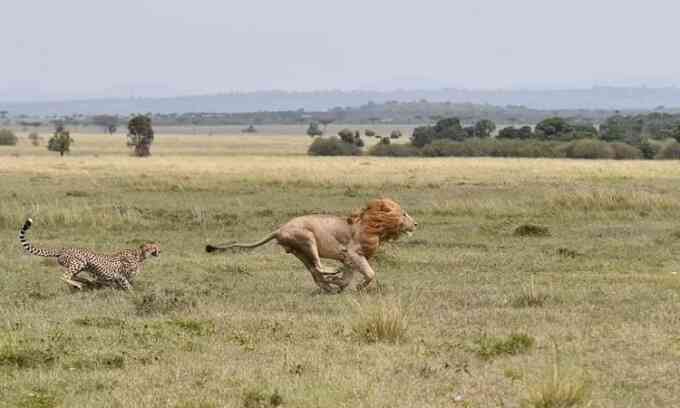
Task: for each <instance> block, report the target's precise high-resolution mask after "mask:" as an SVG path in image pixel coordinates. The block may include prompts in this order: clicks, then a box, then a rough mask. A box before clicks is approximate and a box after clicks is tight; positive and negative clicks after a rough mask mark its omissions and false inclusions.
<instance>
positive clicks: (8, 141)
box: [0, 129, 17, 146]
mask: <svg viewBox="0 0 680 408" xmlns="http://www.w3.org/2000/svg"><path fill="white" fill-rule="evenodd" d="M16 144H17V136H16V135H15V134H14V132H12V131H11V130H9V129H0V146H15V145H16Z"/></svg>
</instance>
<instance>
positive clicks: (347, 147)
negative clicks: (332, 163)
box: [307, 136, 361, 156]
mask: <svg viewBox="0 0 680 408" xmlns="http://www.w3.org/2000/svg"><path fill="white" fill-rule="evenodd" d="M307 154H309V155H310V156H360V155H361V148H360V147H358V146H356V145H355V144H351V143H347V142H343V141H342V140H340V139H339V138H337V137H335V136H334V137H331V138H329V139H323V138H317V139H315V140H314V142H312V144H311V145H310V146H309V150H307Z"/></svg>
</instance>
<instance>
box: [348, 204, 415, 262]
mask: <svg viewBox="0 0 680 408" xmlns="http://www.w3.org/2000/svg"><path fill="white" fill-rule="evenodd" d="M402 214H403V212H402V210H401V206H400V205H399V204H398V203H397V202H395V201H393V200H391V199H389V198H379V199H374V200H371V201H369V202H368V204H366V207H364V208H363V209H362V210H360V211H356V212H354V213H353V214H352V215H351V216H350V217H349V218H348V220H347V222H348V223H349V224H352V225H357V226H358V227H359V243H360V245H361V250H362V253H363V255H364V256H365V257H366V259H368V258H371V257H372V256H373V255H374V254H375V252H376V251H377V250H378V247H379V246H380V244H381V243H382V242H383V241H389V240H392V239H396V238H398V237H399V235H400V233H401V229H402Z"/></svg>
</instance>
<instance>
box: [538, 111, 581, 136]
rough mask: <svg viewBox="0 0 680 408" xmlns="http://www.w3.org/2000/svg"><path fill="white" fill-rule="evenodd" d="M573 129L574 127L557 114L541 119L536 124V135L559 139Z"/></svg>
mask: <svg viewBox="0 0 680 408" xmlns="http://www.w3.org/2000/svg"><path fill="white" fill-rule="evenodd" d="M573 130H574V128H573V127H572V126H571V125H570V124H569V123H567V121H566V120H564V119H563V118H560V117H557V116H555V117H552V118H546V119H543V120H542V121H540V122H539V123H538V124H537V125H536V135H537V136H538V137H539V138H540V139H545V140H560V139H561V138H562V137H563V136H564V135H565V134H567V133H570V132H572V131H573Z"/></svg>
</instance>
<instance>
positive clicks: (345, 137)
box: [338, 129, 364, 147]
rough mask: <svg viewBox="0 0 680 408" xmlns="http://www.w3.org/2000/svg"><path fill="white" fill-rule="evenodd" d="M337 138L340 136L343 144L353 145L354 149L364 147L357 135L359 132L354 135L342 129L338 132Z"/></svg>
mask: <svg viewBox="0 0 680 408" xmlns="http://www.w3.org/2000/svg"><path fill="white" fill-rule="evenodd" d="M338 136H340V140H342V141H343V142H345V143H348V144H353V145H355V146H356V147H364V141H363V139H362V138H361V136H360V135H359V132H356V133H355V132H352V131H351V130H349V129H342V130H341V131H339V132H338Z"/></svg>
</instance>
